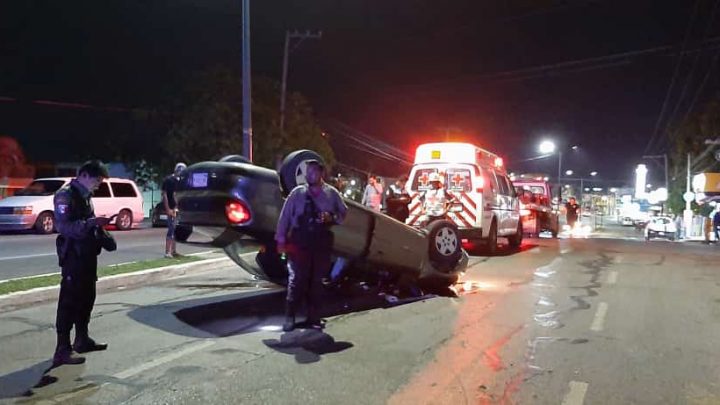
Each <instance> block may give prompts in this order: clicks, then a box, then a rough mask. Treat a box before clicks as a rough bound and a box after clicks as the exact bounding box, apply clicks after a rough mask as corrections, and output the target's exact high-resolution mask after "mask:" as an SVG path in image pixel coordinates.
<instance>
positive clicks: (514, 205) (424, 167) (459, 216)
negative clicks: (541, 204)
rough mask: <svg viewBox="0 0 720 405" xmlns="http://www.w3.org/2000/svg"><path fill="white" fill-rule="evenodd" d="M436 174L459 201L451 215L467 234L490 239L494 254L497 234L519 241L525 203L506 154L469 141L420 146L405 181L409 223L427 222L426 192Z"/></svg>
mask: <svg viewBox="0 0 720 405" xmlns="http://www.w3.org/2000/svg"><path fill="white" fill-rule="evenodd" d="M431 173H437V174H438V175H439V176H440V179H441V180H442V181H443V182H444V187H445V189H446V190H447V191H448V192H449V193H450V194H452V195H453V196H454V197H455V200H456V201H457V203H456V204H455V206H454V207H453V208H452V209H451V210H449V212H448V214H447V216H448V219H450V220H451V221H453V222H454V223H455V225H457V227H458V230H459V233H460V237H461V238H462V239H466V240H468V241H470V242H475V241H482V242H485V243H486V244H487V250H488V252H489V253H494V252H495V250H496V248H497V239H498V237H505V238H507V239H508V242H509V244H510V246H511V247H518V246H520V244H521V243H522V235H523V230H522V222H521V221H520V204H519V201H518V198H517V196H516V194H515V188H514V187H513V185H512V183H511V182H510V179H509V178H508V175H507V171H506V170H505V167H504V164H503V160H502V158H500V157H499V156H497V155H496V154H494V153H491V152H489V151H487V150H485V149H482V148H479V147H477V146H475V145H472V144H469V143H456V142H442V143H428V144H423V145H420V146H419V147H418V148H417V151H416V153H415V163H414V165H413V168H412V170H411V172H410V176H409V178H408V182H407V184H406V186H405V187H406V188H407V191H408V193H409V194H410V196H411V198H412V200H411V202H410V205H409V209H410V215H409V217H408V218H407V220H406V223H407V224H408V225H410V226H416V227H417V226H422V225H421V224H422V223H423V217H424V213H423V204H422V198H421V197H422V195H423V193H424V192H425V191H426V190H428V189H429V187H430V185H429V179H430V174H431ZM433 177H435V176H433Z"/></svg>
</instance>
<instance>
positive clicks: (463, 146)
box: [415, 142, 503, 168]
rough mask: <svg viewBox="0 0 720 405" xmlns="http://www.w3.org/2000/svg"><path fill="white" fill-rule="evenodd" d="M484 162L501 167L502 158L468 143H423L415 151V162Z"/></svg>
mask: <svg viewBox="0 0 720 405" xmlns="http://www.w3.org/2000/svg"><path fill="white" fill-rule="evenodd" d="M483 162H484V163H485V164H488V165H491V166H495V167H498V168H502V166H503V160H502V158H501V157H499V156H497V155H496V154H494V153H492V152H488V151H486V150H485V149H482V148H479V147H477V146H475V145H473V144H470V143H460V142H438V143H425V144H422V145H420V146H418V148H417V150H416V151H415V164H420V163H468V164H480V163H483Z"/></svg>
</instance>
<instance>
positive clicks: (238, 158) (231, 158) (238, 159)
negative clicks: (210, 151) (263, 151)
mask: <svg viewBox="0 0 720 405" xmlns="http://www.w3.org/2000/svg"><path fill="white" fill-rule="evenodd" d="M218 162H229V163H250V164H252V162H251V161H250V159H248V158H246V157H245V156H243V155H227V156H223V157H222V158H220V160H218Z"/></svg>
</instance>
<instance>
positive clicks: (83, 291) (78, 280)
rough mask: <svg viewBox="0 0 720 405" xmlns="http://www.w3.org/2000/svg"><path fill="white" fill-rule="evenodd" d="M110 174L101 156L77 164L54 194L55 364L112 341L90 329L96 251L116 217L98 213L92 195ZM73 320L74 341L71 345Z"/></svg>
mask: <svg viewBox="0 0 720 405" xmlns="http://www.w3.org/2000/svg"><path fill="white" fill-rule="evenodd" d="M106 178H108V172H107V169H106V168H105V166H104V165H103V164H102V163H101V162H100V161H98V160H93V161H89V162H86V163H85V164H83V165H82V166H81V167H80V169H78V175H77V177H76V178H75V179H73V180H72V181H71V182H70V183H69V184H68V185H66V186H65V187H63V188H61V189H60V190H58V192H57V193H55V199H54V203H55V223H56V228H57V230H58V232H59V233H60V235H59V236H58V237H57V241H56V243H57V250H58V261H59V264H60V267H61V268H62V281H61V282H60V298H59V300H58V308H57V318H56V323H55V327H56V330H57V347H56V348H55V355H54V356H53V364H54V365H55V366H59V365H62V364H80V363H83V362H84V361H85V359H84V358H83V357H75V356H73V349H74V350H75V351H76V352H78V353H86V352H91V351H98V350H105V349H107V344H104V343H97V342H95V341H94V340H93V339H92V338H90V336H89V334H88V324H89V323H90V314H91V312H92V309H93V305H94V304H95V282H96V281H97V255H98V254H99V253H100V249H101V247H102V244H101V241H102V240H103V239H105V240H107V233H106V232H105V231H104V230H103V229H102V227H103V226H105V225H107V224H108V223H109V222H110V220H111V218H98V217H95V213H94V210H93V205H92V201H91V199H90V197H91V196H92V193H93V191H95V190H96V189H97V188H98V187H99V186H100V184H101V183H102V181H103V179H106ZM113 244H114V241H113ZM113 250H114V249H113ZM73 325H74V326H75V341H74V344H73V345H72V346H70V331H71V330H72V327H73Z"/></svg>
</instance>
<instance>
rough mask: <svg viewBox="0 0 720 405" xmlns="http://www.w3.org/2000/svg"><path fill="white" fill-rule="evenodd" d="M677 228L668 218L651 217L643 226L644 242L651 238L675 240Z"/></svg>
mask: <svg viewBox="0 0 720 405" xmlns="http://www.w3.org/2000/svg"><path fill="white" fill-rule="evenodd" d="M676 233H677V227H675V222H674V221H673V220H672V218H670V217H653V218H650V220H649V221H648V223H647V225H646V226H645V240H650V239H653V238H665V239H670V240H675V235H676Z"/></svg>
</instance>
